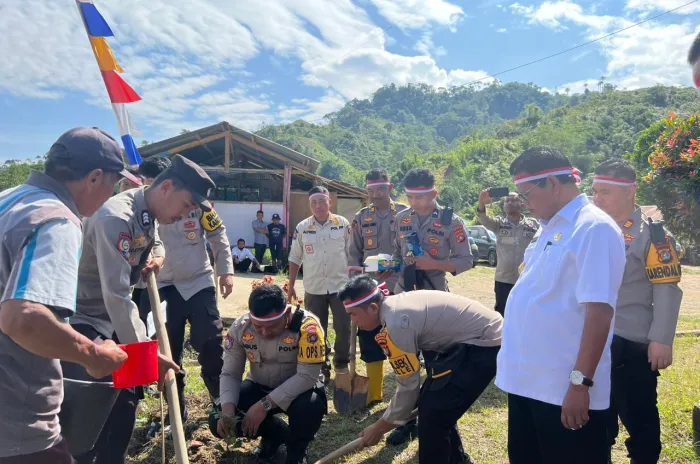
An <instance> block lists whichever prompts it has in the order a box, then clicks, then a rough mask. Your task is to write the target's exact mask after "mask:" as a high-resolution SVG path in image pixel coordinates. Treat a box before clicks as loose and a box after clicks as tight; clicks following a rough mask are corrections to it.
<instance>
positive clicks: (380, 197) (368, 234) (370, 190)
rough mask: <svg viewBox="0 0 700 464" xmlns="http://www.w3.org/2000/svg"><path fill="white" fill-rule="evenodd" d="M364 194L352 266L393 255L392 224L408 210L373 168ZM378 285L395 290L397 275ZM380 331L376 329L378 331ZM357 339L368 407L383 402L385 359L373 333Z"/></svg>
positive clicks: (350, 254)
mask: <svg viewBox="0 0 700 464" xmlns="http://www.w3.org/2000/svg"><path fill="white" fill-rule="evenodd" d="M365 181H366V182H367V195H368V196H369V201H370V205H369V206H367V207H365V208H362V209H361V210H360V211H358V212H357V214H356V215H355V220H354V221H353V222H352V235H351V236H350V245H349V247H348V260H349V264H350V265H351V266H362V264H363V263H364V262H365V259H367V258H368V257H370V256H377V255H378V254H388V255H392V254H393V253H394V242H395V240H396V230H395V229H394V221H395V220H396V215H397V214H398V213H400V212H401V211H403V210H405V209H407V208H408V206H407V205H404V204H403V203H398V202H394V201H392V200H391V191H392V190H393V185H392V184H391V182H390V181H389V176H388V175H387V173H386V171H385V170H384V169H373V170H371V171H370V172H368V173H367V175H366V176H365ZM378 277H379V281H380V282H386V284H387V287H388V288H389V289H392V291H393V289H394V287H396V282H397V281H398V278H399V276H398V274H396V273H389V274H388V275H387V276H386V278H385V279H381V277H383V275H380V276H378ZM378 330H379V329H377V332H378ZM357 335H358V338H359V339H360V353H361V358H362V360H363V361H364V362H365V363H366V365H367V377H368V378H369V389H368V392H367V404H371V403H373V402H375V401H381V400H382V389H383V377H384V360H385V359H386V356H384V353H383V352H382V350H381V348H379V345H377V343H376V342H375V341H374V336H375V335H376V333H374V332H367V331H365V330H361V329H360V330H358V331H357Z"/></svg>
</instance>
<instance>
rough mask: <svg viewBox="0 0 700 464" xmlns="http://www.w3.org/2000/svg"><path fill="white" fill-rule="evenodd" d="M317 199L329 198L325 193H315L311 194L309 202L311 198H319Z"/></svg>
mask: <svg viewBox="0 0 700 464" xmlns="http://www.w3.org/2000/svg"><path fill="white" fill-rule="evenodd" d="M319 197H323V198H330V197H329V196H328V194H327V193H324V192H316V193H312V194H311V195H309V200H310V199H312V198H319Z"/></svg>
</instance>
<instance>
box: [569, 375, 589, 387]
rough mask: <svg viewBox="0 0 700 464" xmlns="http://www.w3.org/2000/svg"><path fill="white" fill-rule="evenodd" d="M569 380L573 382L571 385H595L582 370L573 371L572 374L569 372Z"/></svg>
mask: <svg viewBox="0 0 700 464" xmlns="http://www.w3.org/2000/svg"><path fill="white" fill-rule="evenodd" d="M569 382H571V385H576V386H577V387H578V386H581V385H583V386H584V387H589V388H590V387H592V386H593V381H592V380H591V379H589V378H588V377H586V376H585V375H583V373H582V372H581V371H571V374H569Z"/></svg>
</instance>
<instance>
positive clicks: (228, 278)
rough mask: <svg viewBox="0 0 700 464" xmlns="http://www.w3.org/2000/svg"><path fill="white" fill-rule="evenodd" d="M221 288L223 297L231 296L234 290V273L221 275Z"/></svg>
mask: <svg viewBox="0 0 700 464" xmlns="http://www.w3.org/2000/svg"><path fill="white" fill-rule="evenodd" d="M219 288H220V289H221V297H222V298H226V297H227V296H229V295H230V294H231V292H233V275H231V274H227V275H222V276H219Z"/></svg>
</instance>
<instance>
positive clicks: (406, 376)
mask: <svg viewBox="0 0 700 464" xmlns="http://www.w3.org/2000/svg"><path fill="white" fill-rule="evenodd" d="M380 318H381V321H382V328H381V331H380V332H379V334H377V336H376V340H377V343H378V344H379V345H380V346H381V347H382V349H383V350H384V353H385V354H386V356H387V357H388V358H389V362H390V363H391V366H392V368H393V369H394V372H395V373H396V379H397V381H398V387H397V389H396V393H395V394H394V398H393V399H392V400H391V403H390V404H389V407H388V408H387V410H386V411H385V412H384V416H383V418H384V420H386V421H387V422H390V423H392V424H402V423H404V422H405V421H406V419H407V417H408V415H409V414H410V412H411V411H412V410H413V408H414V407H415V405H416V402H418V408H419V411H420V412H419V418H420V420H419V421H418V439H419V445H418V452H419V462H420V463H425V464H427V463H437V462H464V460H463V459H462V458H463V456H462V454H463V449H462V444H461V440H460V438H459V433H458V432H457V427H456V424H457V421H458V420H459V418H460V417H462V415H463V414H464V413H465V412H466V411H467V410H468V409H469V407H470V406H471V405H472V404H473V403H474V402H475V401H476V400H477V398H478V397H479V396H480V395H481V393H482V392H483V391H484V390H485V389H486V387H487V386H488V385H489V383H490V382H491V380H492V379H493V377H494V376H495V375H496V356H497V355H498V350H499V348H500V345H501V328H502V326H503V318H502V317H501V315H500V314H498V313H497V312H495V311H493V310H491V309H488V308H486V307H485V306H484V305H482V304H480V303H478V302H477V301H474V300H470V299H468V298H465V297H463V296H459V295H455V294H451V293H445V292H440V291H434V290H417V291H413V292H407V293H401V294H399V295H395V296H389V297H386V298H385V299H384V301H383V302H382V304H381V308H380ZM419 352H422V353H423V357H424V358H425V367H426V371H427V374H428V378H427V380H426V381H425V382H424V384H423V386H422V389H421V384H420V363H419V360H418V353H419ZM419 392H420V398H419ZM466 462H469V461H466Z"/></svg>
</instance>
